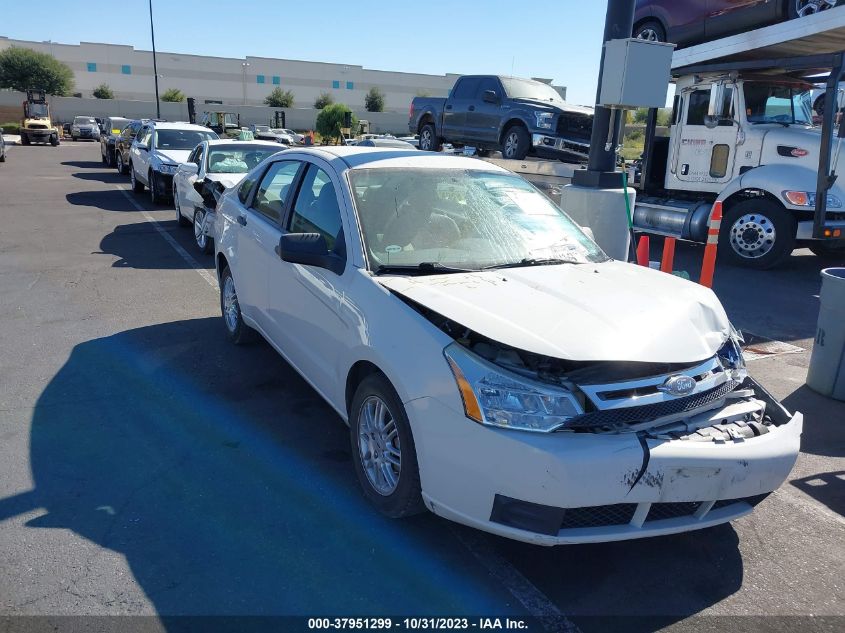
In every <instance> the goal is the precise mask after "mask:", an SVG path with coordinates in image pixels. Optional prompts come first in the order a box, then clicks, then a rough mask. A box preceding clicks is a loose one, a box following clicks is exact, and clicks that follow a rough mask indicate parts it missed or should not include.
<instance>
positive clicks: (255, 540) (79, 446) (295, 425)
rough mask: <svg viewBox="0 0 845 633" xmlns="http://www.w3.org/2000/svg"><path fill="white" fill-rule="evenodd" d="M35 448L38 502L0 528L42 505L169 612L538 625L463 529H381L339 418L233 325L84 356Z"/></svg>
mask: <svg viewBox="0 0 845 633" xmlns="http://www.w3.org/2000/svg"><path fill="white" fill-rule="evenodd" d="M30 451H31V454H30V465H31V469H32V478H33V482H34V488H33V490H31V491H28V492H22V493H20V494H18V495H15V496H12V497H8V498H6V499H3V500H0V521H2V520H4V519H7V518H9V517H10V516H14V515H16V514H20V513H21V512H25V511H31V510H33V509H35V508H41V509H43V511H42V512H40V513H39V515H38V516H37V517H36V518H33V519H31V520H30V521H28V523H27V524H26V526H27V527H28V528H31V529H34V530H50V529H60V530H71V531H73V532H74V533H75V534H77V535H79V536H81V537H83V538H85V539H88V540H90V541H91V542H93V543H95V544H97V545H99V546H101V547H104V548H108V549H110V550H113V551H115V552H119V553H120V554H121V555H123V556H124V557H125V559H126V562H127V564H128V566H129V567H130V569H131V572H132V574H133V575H134V577H135V579H136V581H137V583H138V584H139V586H140V588H141V590H142V591H143V594H144V595H145V596H146V597H147V599H149V600H150V602H151V603H152V604H153V606H154V608H155V610H156V612H157V613H158V614H160V615H184V614H187V615H192V614H203V615H220V614H224V615H311V616H313V615H315V614H325V613H327V612H331V613H341V614H343V615H367V616H372V615H377V614H391V615H393V616H396V615H398V614H420V613H449V614H467V615H469V614H494V615H504V614H514V613H517V614H518V613H521V608H520V607H518V606H513V605H512V604H509V602H508V597H509V594H508V593H507V592H506V591H505V590H504V589H503V588H501V587H499V586H498V584H497V583H495V582H493V581H492V580H490V579H489V578H488V577H487V575H486V572H484V571H482V570H481V569H476V568H474V567H473V566H472V565H470V564H469V560H471V556H470V555H469V554H468V553H467V552H466V551H465V550H463V549H462V547H461V546H460V544H459V543H456V542H455V541H454V539H453V538H449V536H450V535H449V532H448V530H446V529H445V526H446V522H445V521H442V520H440V519H437V518H436V517H434V516H433V515H422V516H419V517H415V518H412V519H409V520H403V521H393V520H390V519H387V518H384V517H382V516H381V515H379V514H378V513H377V512H376V511H375V510H374V509H373V508H372V507H371V506H370V505H369V504H368V503H367V502H366V501H365V500H364V498H363V496H362V495H361V494H360V492H359V490H358V484H357V482H356V479H355V475H354V471H353V469H352V465H351V463H350V443H349V432H348V430H347V428H346V427H345V425H344V424H343V423H342V421H341V420H340V419H339V417H338V416H337V414H336V413H335V412H334V411H333V410H332V409H330V408H329V407H328V406H327V405H326V404H325V403H324V402H323V401H322V400H321V399H320V398H319V397H318V396H317V395H316V394H315V393H314V391H313V390H312V389H311V388H310V387H309V386H308V385H307V384H306V383H305V381H304V380H302V378H300V377H299V375H298V374H297V373H296V372H294V371H293V369H292V368H291V367H290V366H289V365H288V364H287V363H285V362H284V361H283V360H282V358H281V357H280V356H279V355H278V354H277V353H276V352H275V351H274V350H272V348H271V347H270V346H269V345H267V344H265V343H260V344H255V345H250V346H244V347H235V346H233V345H231V344H230V343H229V342H228V340H226V336H225V333H224V327H223V324H222V321H221V319H220V318H219V317H213V318H200V319H194V320H186V321H177V322H172V323H164V324H159V325H153V326H148V327H142V328H138V329H133V330H128V331H125V332H120V333H118V334H115V335H113V336H107V337H104V338H99V339H95V340H91V341H88V342H85V343H82V344H79V345H77V346H76V347H75V348H74V349H73V351H72V352H71V354H70V356H69V358H68V359H67V361H66V362H65V364H64V365H63V366H62V367H61V369H59V371H58V372H57V373H56V374H55V375H54V376H53V378H52V379H51V380H50V381H49V383H48V384H47V385H46V387H45V389H44V390H43V392H42V393H41V395H40V397H39V398H38V401H37V403H36V406H35V408H34V411H33V414H32V423H31V436H30ZM79 573H80V574H81V575H84V574H85V573H88V572H85V570H84V569H83V570H81V571H80V572H79ZM164 626H165V628H167V629H168V630H173V631H175V630H181V629H180V628H179V626H177V625H176V624H174V625H173V626H172V627H171V626H169V624H168V622H167V621H165V622H164ZM195 630H196V629H195ZM278 630H282V629H278Z"/></svg>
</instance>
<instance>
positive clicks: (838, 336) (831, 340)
mask: <svg viewBox="0 0 845 633" xmlns="http://www.w3.org/2000/svg"><path fill="white" fill-rule="evenodd" d="M807 386H808V387H809V388H810V389H812V390H813V391H816V392H818V393H820V394H822V395H823V396H830V397H831V398H835V399H836V400H845V268H826V269H825V270H823V271H822V289H821V292H820V293H819V323H818V327H817V328H816V340H815V344H814V345H813V354H812V356H811V357H810V371H809V372H808V373H807Z"/></svg>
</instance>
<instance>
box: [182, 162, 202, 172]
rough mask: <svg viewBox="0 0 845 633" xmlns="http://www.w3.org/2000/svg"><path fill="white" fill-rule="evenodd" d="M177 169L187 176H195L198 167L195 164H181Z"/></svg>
mask: <svg viewBox="0 0 845 633" xmlns="http://www.w3.org/2000/svg"><path fill="white" fill-rule="evenodd" d="M179 169H181V170H182V171H184V172H185V173H187V174H196V173H197V172H198V171H199V169H200V167H199V165H197V164H196V163H182V164H181V165H179Z"/></svg>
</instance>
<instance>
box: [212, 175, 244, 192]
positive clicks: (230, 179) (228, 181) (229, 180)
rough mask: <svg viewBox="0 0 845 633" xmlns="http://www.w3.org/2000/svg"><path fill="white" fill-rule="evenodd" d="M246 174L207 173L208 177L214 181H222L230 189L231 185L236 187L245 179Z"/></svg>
mask: <svg viewBox="0 0 845 633" xmlns="http://www.w3.org/2000/svg"><path fill="white" fill-rule="evenodd" d="M244 176H246V174H206V176H205V177H206V178H207V179H208V180H211V181H213V182H220V183H223V185H224V186H225V187H226V188H227V189H228V188H229V187H234V186H235V185H237V184H238V183H239V182H240V181H241V180H243V179H244Z"/></svg>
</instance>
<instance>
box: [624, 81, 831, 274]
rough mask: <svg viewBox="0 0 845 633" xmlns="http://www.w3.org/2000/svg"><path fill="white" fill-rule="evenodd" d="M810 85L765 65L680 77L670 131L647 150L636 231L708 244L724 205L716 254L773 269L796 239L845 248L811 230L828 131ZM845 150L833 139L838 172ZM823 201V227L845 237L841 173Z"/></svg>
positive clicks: (816, 245)
mask: <svg viewBox="0 0 845 633" xmlns="http://www.w3.org/2000/svg"><path fill="white" fill-rule="evenodd" d="M813 88H814V86H813V84H811V83H809V82H807V81H806V80H804V79H802V78H799V77H796V76H793V75H790V74H770V73H763V72H759V71H758V72H757V73H740V72H738V71H730V72H719V73H712V74H702V73H691V74H687V75H681V76H679V77H677V79H676V96H675V99H674V104H673V112H672V119H671V125H670V128H669V136H668V138H667V137H655V136H653V135H652V136H651V139H650V143H649V144H648V146H647V148H646V152H647V153H650V161H649V165H648V167H647V168H646V169H645V170H644V171H645V173H644V174H643V178H642V182H641V183H640V187H641V194H640V195H639V196H638V198H637V204H636V207H635V213H634V224H635V227H636V228H637V229H638V230H641V231H644V232H650V233H658V234H663V235H668V236H672V237H677V238H681V239H686V240H692V241H697V242H705V241H706V240H707V230H708V225H709V221H710V215H711V210H712V206H713V203H714V202H716V201H720V202H722V204H723V212H724V219H723V220H722V224H721V231H720V236H719V248H720V254H723V255H725V256H726V258H727V259H729V260H731V261H732V262H733V263H735V264H741V265H746V266H750V267H754V268H770V267H772V266H775V265H777V264H778V263H779V262H780V261H782V260H783V259H784V258H785V257H787V256H788V255H789V254H790V253H791V252H792V250H793V248H794V247H795V246H796V245H801V246H809V247H810V248H811V249H813V250H814V251H818V252H824V254H830V252H831V251H836V250H838V249H842V248H843V247H845V241H843V240H819V239H818V238H817V236H814V222H815V220H814V215H815V208H816V190H817V181H818V171H819V157H820V152H821V146H822V127H821V126H820V125H814V123H813V110H812V90H813ZM842 151H845V148H842V147H841V143H839V142H834V143H833V147H832V151H831V155H832V157H833V158H832V161H831V164H832V166H833V167H834V169H835V166H836V164H837V163H838V161H839V157H840V152H842ZM842 164H843V167H845V160H843V161H842ZM826 203H827V204H826V207H827V209H826V213H825V227H827V229H828V230H829V231H830V235H831V236H837V232H838V236H842V235H843V234H845V189H843V187H842V183H841V182H840V181H839V180H838V179H835V180H834V181H833V184H832V186H831V187H830V188H829V189H828V192H827V199H826ZM841 252H842V255H843V256H845V250H842V251H841Z"/></svg>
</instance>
